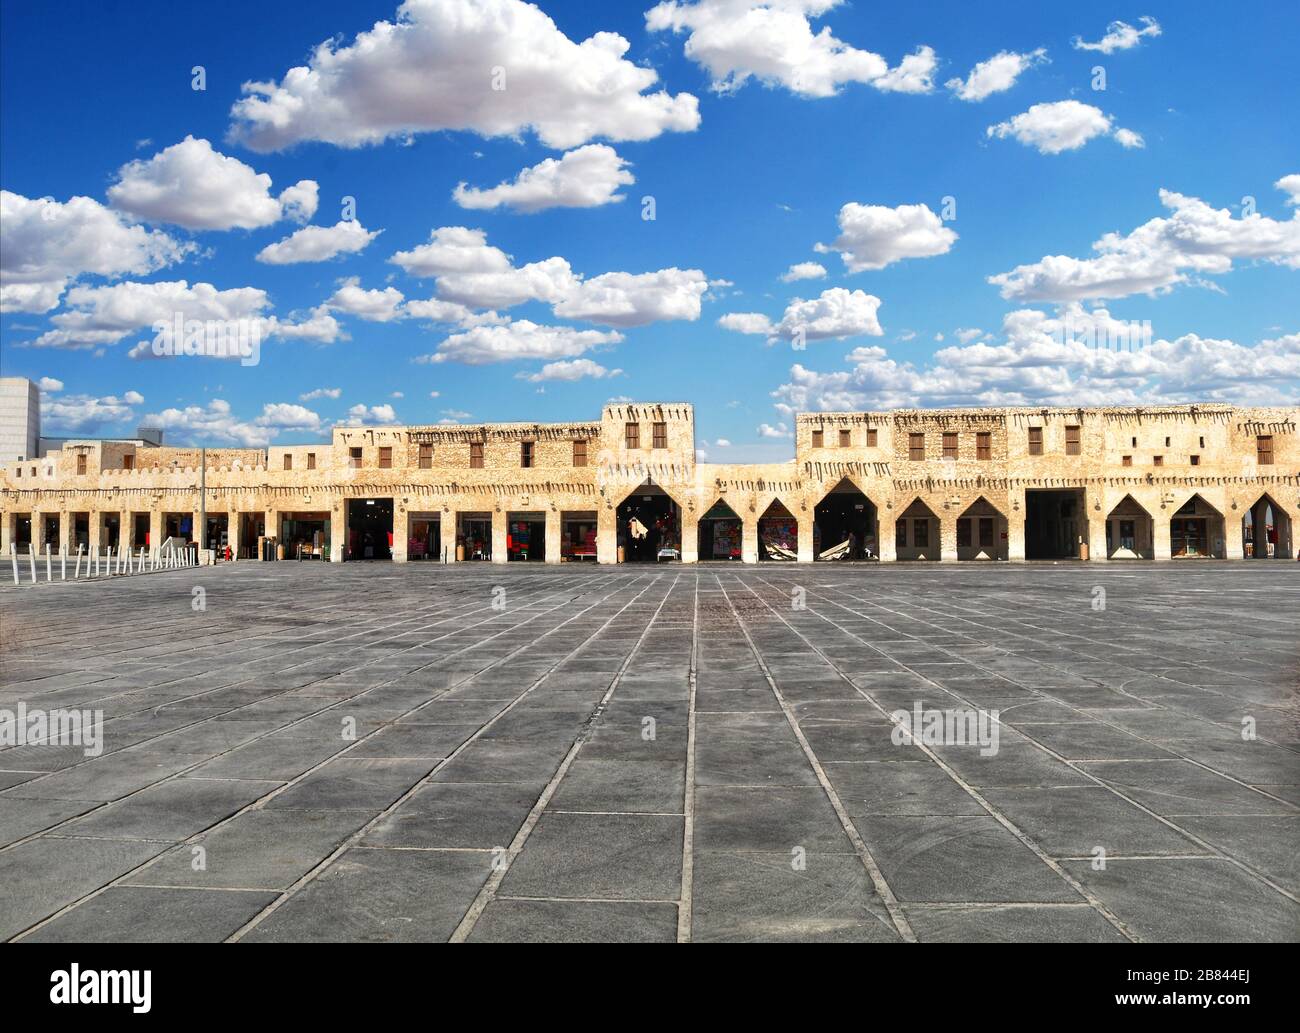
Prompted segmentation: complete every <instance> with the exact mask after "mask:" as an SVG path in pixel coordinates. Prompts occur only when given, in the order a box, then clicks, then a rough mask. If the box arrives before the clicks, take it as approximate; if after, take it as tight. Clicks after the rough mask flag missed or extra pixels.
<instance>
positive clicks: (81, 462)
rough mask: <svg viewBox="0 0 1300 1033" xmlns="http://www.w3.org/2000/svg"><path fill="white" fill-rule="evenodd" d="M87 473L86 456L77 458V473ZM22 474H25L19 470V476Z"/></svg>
mask: <svg viewBox="0 0 1300 1033" xmlns="http://www.w3.org/2000/svg"><path fill="white" fill-rule="evenodd" d="M85 472H86V457H85V456H77V473H85ZM22 473H23V472H22V471H21V470H19V471H18V476H20V477H21V476H22Z"/></svg>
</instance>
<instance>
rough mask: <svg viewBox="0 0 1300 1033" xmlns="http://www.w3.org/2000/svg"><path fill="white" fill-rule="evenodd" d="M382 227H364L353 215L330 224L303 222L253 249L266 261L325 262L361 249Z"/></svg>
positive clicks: (270, 263) (277, 262)
mask: <svg viewBox="0 0 1300 1033" xmlns="http://www.w3.org/2000/svg"><path fill="white" fill-rule="evenodd" d="M382 232H383V230H367V229H366V228H365V227H364V226H362V225H361V223H359V222H357V221H356V220H355V219H347V220H344V221H342V222H338V223H335V224H334V225H333V226H304V227H303V228H302V229H300V230H297V231H295V232H294V233H291V234H290V235H289V236H287V237H285V238H284V240H280V241H276V242H275V243H274V244H267V245H266V247H264V248H262V250H261V251H259V252H258V253H257V260H258V261H259V262H265V263H267V264H268V265H293V264H295V263H297V262H325V261H328V260H329V259H331V258H334V257H335V256H336V255H342V254H353V253H355V252H357V251H361V250H363V249H364V248H365V246H366V245H367V244H369V243H370V242H371V241H372V240H374V239H375V238H376V237H377V236H379V234H381V233H382Z"/></svg>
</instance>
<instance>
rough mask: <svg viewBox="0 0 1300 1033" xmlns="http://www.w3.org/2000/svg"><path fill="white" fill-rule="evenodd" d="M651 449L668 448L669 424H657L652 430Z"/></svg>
mask: <svg viewBox="0 0 1300 1033" xmlns="http://www.w3.org/2000/svg"><path fill="white" fill-rule="evenodd" d="M650 447H651V448H667V447H668V424H666V423H656V424H655V425H654V426H653V427H651V428H650Z"/></svg>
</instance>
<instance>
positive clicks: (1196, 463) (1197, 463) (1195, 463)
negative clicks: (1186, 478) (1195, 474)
mask: <svg viewBox="0 0 1300 1033" xmlns="http://www.w3.org/2000/svg"><path fill="white" fill-rule="evenodd" d="M1192 465H1193V466H1200V465H1201V457H1200V456H1192Z"/></svg>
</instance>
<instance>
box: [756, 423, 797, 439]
mask: <svg viewBox="0 0 1300 1033" xmlns="http://www.w3.org/2000/svg"><path fill="white" fill-rule="evenodd" d="M758 436H759V437H760V438H791V437H794V435H793V434H791V433H790V428H789V427H787V426H786V425H785V424H784V423H777V424H775V425H773V424H771V423H760V424H759V425H758Z"/></svg>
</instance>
